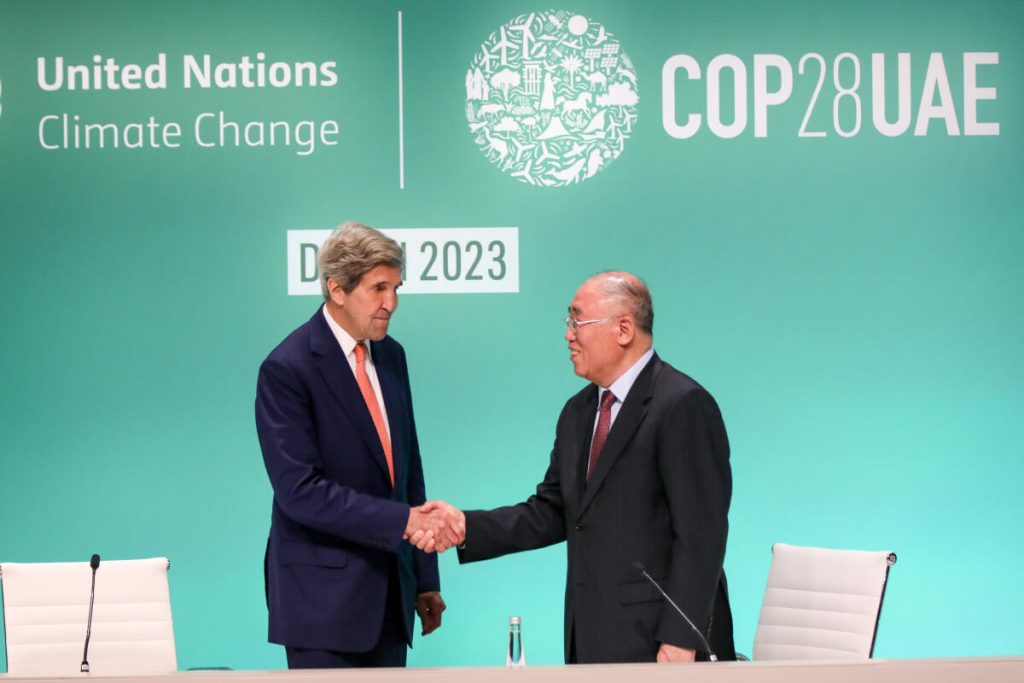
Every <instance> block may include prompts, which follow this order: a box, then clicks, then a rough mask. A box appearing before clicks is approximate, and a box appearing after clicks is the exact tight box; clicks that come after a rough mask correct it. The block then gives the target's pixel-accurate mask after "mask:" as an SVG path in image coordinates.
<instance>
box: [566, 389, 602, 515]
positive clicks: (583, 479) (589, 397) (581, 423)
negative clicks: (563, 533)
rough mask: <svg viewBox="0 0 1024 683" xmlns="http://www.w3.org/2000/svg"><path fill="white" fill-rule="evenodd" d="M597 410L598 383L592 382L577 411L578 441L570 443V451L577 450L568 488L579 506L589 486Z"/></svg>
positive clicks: (576, 434)
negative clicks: (588, 470)
mask: <svg viewBox="0 0 1024 683" xmlns="http://www.w3.org/2000/svg"><path fill="white" fill-rule="evenodd" d="M596 411H597V385H596V384H591V385H590V386H589V387H588V388H587V391H586V392H585V393H584V395H583V397H582V399H581V404H580V406H579V407H578V410H577V411H576V418H577V420H578V424H577V425H576V430H575V432H576V433H575V437H576V443H575V444H569V449H570V450H569V452H570V453H571V452H575V453H576V457H575V458H574V459H573V462H572V466H571V467H570V468H569V470H570V472H571V476H572V481H570V482H569V487H568V490H569V491H572V492H574V493H575V494H576V499H575V502H576V503H577V508H578V507H579V503H581V502H582V499H583V495H584V493H585V491H586V486H587V461H588V459H589V457H590V440H591V437H592V436H593V432H594V413H595V412H596Z"/></svg>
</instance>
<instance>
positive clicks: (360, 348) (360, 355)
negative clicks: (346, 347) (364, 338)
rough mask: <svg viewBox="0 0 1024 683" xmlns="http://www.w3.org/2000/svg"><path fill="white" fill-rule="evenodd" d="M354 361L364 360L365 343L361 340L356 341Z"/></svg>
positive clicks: (360, 361)
mask: <svg viewBox="0 0 1024 683" xmlns="http://www.w3.org/2000/svg"><path fill="white" fill-rule="evenodd" d="M355 351H356V362H357V363H362V362H363V361H364V360H366V345H365V344H363V342H356V348H355Z"/></svg>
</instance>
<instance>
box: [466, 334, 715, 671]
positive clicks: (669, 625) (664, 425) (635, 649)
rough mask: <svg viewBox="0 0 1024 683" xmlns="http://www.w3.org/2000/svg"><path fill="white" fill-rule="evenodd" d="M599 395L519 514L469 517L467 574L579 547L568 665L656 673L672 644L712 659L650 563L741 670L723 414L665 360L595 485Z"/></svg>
mask: <svg viewBox="0 0 1024 683" xmlns="http://www.w3.org/2000/svg"><path fill="white" fill-rule="evenodd" d="M597 393H598V390H597V387H596V386H595V385H593V384H591V385H589V386H587V387H586V388H585V389H583V390H582V391H580V392H579V393H578V394H576V395H575V396H573V397H572V398H571V399H569V401H568V403H566V404H565V407H564V408H563V409H562V414H561V416H560V417H559V418H558V427H557V431H556V437H555V445H554V448H553V450H552V451H551V463H550V465H549V467H548V470H547V472H546V473H545V475H544V480H543V481H542V482H541V483H540V484H539V485H538V486H537V491H536V493H535V494H534V495H532V496H530V498H529V499H528V500H526V501H525V502H523V503H519V504H518V505H513V506H508V507H501V508H496V509H494V510H487V511H482V510H477V511H470V512H467V513H466V521H467V533H466V543H465V546H464V548H462V549H461V550H460V553H459V560H460V561H461V562H473V561H476V560H485V559H489V558H493V557H498V556H500V555H504V554H507V553H512V552H518V551H521V550H531V549H534V548H541V547H544V546H548V545H552V544H554V543H558V542H560V541H568V545H567V551H568V575H567V577H566V587H565V654H566V661H567V662H568V661H572V657H571V646H572V645H573V642H572V641H573V639H575V643H574V645H575V661H577V662H579V663H583V664H585V663H596V662H644V661H654V660H655V657H656V655H657V651H658V646H659V643H663V642H664V643H670V644H673V645H678V646H680V647H688V648H692V649H695V650H698V651H703V650H704V647H703V646H702V645H701V644H700V642H699V640H698V639H697V637H696V635H695V634H694V633H693V632H692V631H691V630H690V629H689V627H688V626H687V625H686V623H685V622H684V621H683V619H682V618H681V617H680V616H679V615H678V614H676V613H675V611H674V610H672V608H671V606H669V605H668V604H667V603H666V602H665V601H664V599H663V598H662V597H661V596H660V595H659V594H658V592H657V590H656V589H655V588H654V587H653V586H651V585H650V584H649V583H648V582H646V581H645V580H644V579H643V578H642V577H641V576H639V574H638V572H637V570H636V569H635V568H634V563H635V562H637V561H639V562H641V563H643V564H644V565H645V566H646V567H647V571H648V572H649V573H650V574H651V576H653V577H654V578H655V579H657V580H658V582H659V583H661V584H662V586H663V587H664V588H665V590H666V591H667V592H668V593H669V595H671V596H672V599H673V600H675V602H676V603H677V604H678V605H679V606H680V607H681V608H682V609H683V611H685V612H686V614H687V615H688V616H689V617H690V619H692V620H693V622H694V623H695V624H696V625H697V626H698V628H700V629H702V631H703V632H704V634H705V636H706V637H707V638H708V640H709V641H710V643H711V647H712V648H713V649H714V650H715V653H716V654H717V655H718V657H719V659H735V649H734V646H733V638H732V615H731V612H730V609H729V598H728V591H727V588H726V582H725V574H724V571H723V568H722V564H723V561H724V558H725V545H726V537H727V535H728V512H729V501H730V497H731V495H732V475H731V471H730V468H729V441H728V438H727V436H726V432H725V425H724V424H723V422H722V416H721V413H720V412H719V410H718V405H717V404H716V403H715V400H714V399H713V398H712V397H711V395H710V394H709V393H708V392H707V391H706V390H705V389H704V388H703V387H701V386H700V385H699V384H697V383H696V382H695V381H694V380H692V379H691V378H689V377H687V376H686V375H684V374H683V373H681V372H679V371H677V370H676V369H675V368H673V367H672V366H670V365H669V364H667V363H664V362H662V361H661V359H659V358H658V356H657V354H655V355H654V357H653V358H652V359H651V361H650V362H649V363H648V364H647V366H646V367H644V369H643V370H642V371H641V373H640V375H639V376H638V377H637V380H636V382H635V383H634V385H633V387H632V389H631V390H630V392H629V395H628V396H627V397H626V401H625V403H624V404H623V405H622V407H621V409H620V411H619V414H618V416H617V417H616V419H615V423H614V424H613V425H612V428H611V431H610V432H609V434H608V440H607V442H606V443H605V446H604V448H603V450H602V452H601V457H600V458H599V460H598V463H597V467H596V468H595V470H594V472H593V474H592V476H591V479H590V481H589V482H587V481H586V467H587V458H588V453H589V449H590V440H591V435H592V432H593V428H594V418H595V415H596V411H597Z"/></svg>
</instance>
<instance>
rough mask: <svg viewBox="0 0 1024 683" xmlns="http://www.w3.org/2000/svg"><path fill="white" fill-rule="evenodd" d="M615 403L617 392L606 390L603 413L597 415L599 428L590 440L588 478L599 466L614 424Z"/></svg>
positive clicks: (602, 404)
mask: <svg viewBox="0 0 1024 683" xmlns="http://www.w3.org/2000/svg"><path fill="white" fill-rule="evenodd" d="M613 403H615V394H613V393H612V392H610V391H605V392H604V393H603V394H601V413H600V414H599V415H598V417H597V429H595V430H594V440H593V441H591V442H590V463H589V464H588V465H587V480H588V481H589V480H590V475H591V473H592V472H593V471H594V468H595V467H597V458H598V456H599V455H601V449H602V448H604V442H605V440H606V439H607V438H608V430H609V429H611V426H612V404H613Z"/></svg>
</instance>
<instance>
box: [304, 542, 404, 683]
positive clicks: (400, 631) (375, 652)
mask: <svg viewBox="0 0 1024 683" xmlns="http://www.w3.org/2000/svg"><path fill="white" fill-rule="evenodd" d="M404 615H405V611H404V606H403V605H402V589H401V585H400V584H399V582H398V563H397V561H393V562H392V563H391V569H390V571H389V573H388V596H387V601H386V603H385V606H384V621H383V623H382V624H381V627H380V637H379V638H378V639H377V644H376V645H375V646H374V647H373V649H371V650H369V651H368V652H338V651H336V650H313V649H307V648H301V647H290V646H285V654H286V655H287V656H288V668H289V669H351V668H358V667H399V666H405V659H406V655H407V654H408V651H409V650H408V648H409V646H408V644H407V643H406V641H405V616H404Z"/></svg>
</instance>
